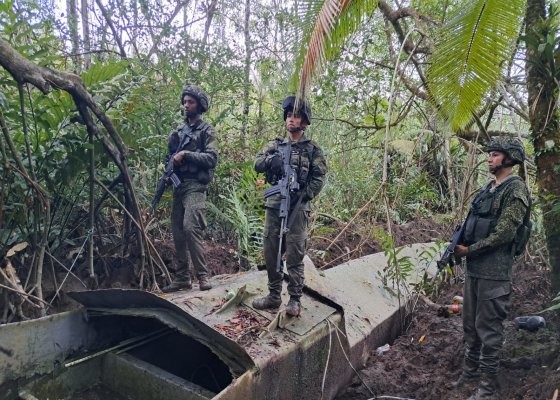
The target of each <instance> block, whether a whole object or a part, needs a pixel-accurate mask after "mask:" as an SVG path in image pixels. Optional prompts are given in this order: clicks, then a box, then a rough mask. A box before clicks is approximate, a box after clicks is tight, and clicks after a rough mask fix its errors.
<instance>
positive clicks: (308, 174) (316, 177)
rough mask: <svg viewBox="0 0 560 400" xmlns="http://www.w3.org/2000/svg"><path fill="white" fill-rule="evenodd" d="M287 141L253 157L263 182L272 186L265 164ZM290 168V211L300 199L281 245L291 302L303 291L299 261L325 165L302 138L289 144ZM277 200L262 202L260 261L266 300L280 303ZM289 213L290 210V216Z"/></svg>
mask: <svg viewBox="0 0 560 400" xmlns="http://www.w3.org/2000/svg"><path fill="white" fill-rule="evenodd" d="M288 140H289V139H281V138H276V139H275V140H273V141H271V142H269V143H268V145H267V146H266V147H265V148H264V149H263V150H262V151H261V152H260V153H259V154H258V155H257V157H256V159H255V170H256V171H257V172H264V173H265V174H266V177H267V181H268V182H270V183H272V184H275V183H276V181H277V177H275V176H273V175H272V173H271V172H270V170H269V168H268V165H267V164H268V163H267V161H268V160H269V159H270V158H271V157H273V156H274V154H276V153H277V152H278V149H279V148H280V146H286V145H287V144H288ZM290 164H291V166H292V168H293V169H294V170H295V171H296V173H297V176H298V180H299V184H300V188H301V189H300V190H299V191H298V192H297V193H295V194H294V195H293V196H292V205H291V207H292V209H293V207H294V206H295V204H296V202H297V200H298V199H299V197H300V196H303V199H302V202H301V205H300V208H299V210H298V211H297V214H296V215H295V217H294V220H293V222H292V225H291V226H290V227H289V228H290V230H289V232H288V233H287V234H286V238H285V241H284V242H283V243H284V244H285V246H283V251H284V252H285V255H286V265H287V269H288V275H289V282H288V293H289V294H290V297H291V298H292V299H294V300H298V301H299V298H300V297H301V295H302V290H303V281H304V274H303V257H304V255H305V250H306V245H307V225H308V221H309V212H310V210H311V207H310V200H311V199H313V198H314V197H315V196H317V195H318V194H319V192H320V191H321V189H322V188H323V185H324V181H325V174H326V173H327V163H326V161H325V157H324V156H323V151H322V150H321V148H320V147H319V145H318V144H317V143H316V142H315V141H313V140H310V139H308V138H307V137H306V136H305V135H303V136H302V137H301V138H300V140H299V141H298V142H295V143H292V144H291V156H290ZM280 202H281V196H280V195H279V194H278V195H276V196H271V197H269V198H268V199H267V201H266V205H265V207H266V213H265V227H264V257H265V262H266V269H267V272H268V289H269V291H270V295H269V296H270V297H271V298H272V299H274V300H277V301H278V302H280V293H281V291H282V278H283V273H282V272H276V258H277V254H278V245H279V235H280V222H281V221H280V217H279V208H280ZM291 212H292V210H290V213H291Z"/></svg>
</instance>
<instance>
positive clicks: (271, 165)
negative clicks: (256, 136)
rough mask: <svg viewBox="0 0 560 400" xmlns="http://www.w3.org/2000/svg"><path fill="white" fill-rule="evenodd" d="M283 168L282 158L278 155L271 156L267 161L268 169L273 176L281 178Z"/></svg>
mask: <svg viewBox="0 0 560 400" xmlns="http://www.w3.org/2000/svg"><path fill="white" fill-rule="evenodd" d="M283 167H284V163H283V162H282V156H281V155H280V154H278V153H276V154H274V155H272V156H271V157H270V159H269V160H268V169H269V170H270V172H272V173H273V174H275V175H279V176H281V175H282V169H283Z"/></svg>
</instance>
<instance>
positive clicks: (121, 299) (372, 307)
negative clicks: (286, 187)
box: [0, 244, 435, 400]
mask: <svg viewBox="0 0 560 400" xmlns="http://www.w3.org/2000/svg"><path fill="white" fill-rule="evenodd" d="M434 247H435V245H434V244H418V245H413V246H407V247H406V248H404V249H403V250H401V251H400V253H399V257H409V261H410V262H412V263H413V264H414V265H416V269H415V272H414V273H413V274H412V276H411V277H409V280H408V282H402V283H401V293H407V288H408V287H409V286H408V285H409V284H411V283H415V282H418V281H419V279H421V277H422V276H423V275H424V272H425V271H426V270H428V271H429V273H432V274H433V273H434V272H435V262H434V261H433V260H431V259H430V258H431V257H429V255H428V252H426V249H433V248H434ZM386 265H387V259H386V257H385V255H384V254H383V253H378V254H374V255H370V256H366V257H363V258H360V259H358V260H353V261H350V262H348V263H345V264H342V265H340V266H337V267H335V268H332V269H330V270H327V271H325V272H321V271H318V270H316V268H315V267H314V266H313V264H312V263H311V261H310V260H309V259H308V258H306V260H305V268H306V289H305V292H304V296H303V298H302V305H303V310H302V315H301V317H299V318H290V317H286V315H285V313H283V312H282V311H281V312H280V313H278V314H277V313H269V312H263V311H257V310H253V309H252V308H251V302H252V300H253V299H254V298H255V297H256V296H260V295H263V294H266V292H267V280H266V272H264V271H262V272H258V271H251V272H247V273H239V274H236V275H228V276H219V277H214V278H212V283H213V285H214V288H213V289H212V290H210V291H207V292H201V291H198V290H189V291H181V292H176V293H172V294H154V293H149V292H144V291H139V290H120V289H113V290H99V291H92V292H81V293H76V294H74V295H73V296H74V297H75V299H77V300H78V301H80V302H81V303H82V304H84V305H85V306H86V307H87V309H88V310H89V311H91V312H94V313H95V315H117V316H119V315H121V316H127V317H130V316H133V317H143V318H153V319H157V320H158V321H160V322H161V323H163V324H164V325H166V326H168V327H171V328H173V329H175V330H177V331H179V332H181V333H182V334H183V335H186V336H188V337H190V338H192V339H194V340H195V341H196V342H198V343H200V345H202V346H205V347H207V348H208V349H209V350H211V351H212V352H213V353H214V354H216V355H217V357H218V358H219V360H221V362H223V363H224V364H225V365H226V366H227V368H229V370H230V372H231V376H232V379H233V380H232V381H231V383H230V384H229V385H228V386H227V387H226V388H224V389H223V390H221V392H219V393H217V394H216V395H215V396H214V397H213V399H215V400H233V399H236V400H237V399H239V400H241V399H243V400H244V399H264V398H266V399H282V400H284V399H285V400H294V399H321V398H322V399H332V398H334V397H335V396H336V394H337V393H338V391H340V390H341V389H343V388H344V387H345V386H346V385H347V384H348V383H349V382H350V380H351V378H352V375H353V374H354V372H353V368H356V369H357V368H360V367H361V366H362V365H363V364H364V363H365V361H366V359H367V357H368V355H369V354H371V353H372V352H373V351H374V350H375V348H376V347H378V346H380V345H382V344H384V343H387V342H389V341H391V340H392V339H393V338H394V337H396V335H397V334H398V333H399V330H400V322H401V321H402V319H403V316H404V314H403V311H404V307H405V306H406V304H407V303H408V301H409V300H410V299H408V298H407V297H406V296H403V297H401V298H400V299H399V298H397V297H396V296H394V295H392V294H391V293H392V292H398V290H397V289H396V288H392V289H391V290H389V289H388V288H387V287H385V286H384V284H383V283H382V278H381V277H382V276H383V269H384V268H385V267H386ZM388 286H391V283H389V285H388ZM231 291H233V292H236V293H238V294H239V297H236V298H235V299H236V300H238V302H239V303H238V304H233V305H232V306H231V307H229V308H226V309H224V310H223V311H220V312H216V310H217V309H218V308H219V306H220V304H221V303H222V298H223V297H224V296H225V295H226V293H227V292H231ZM242 293H244V295H243V296H241V294H242ZM283 300H284V304H285V303H287V300H288V295H287V293H286V290H285V288H284V293H283ZM239 307H242V308H246V309H249V310H252V311H253V312H257V313H258V314H260V315H261V316H262V317H264V318H266V319H268V320H269V321H270V323H271V324H270V326H269V328H268V331H267V332H263V335H261V337H260V338H258V339H257V340H253V341H240V342H237V341H235V340H232V339H229V338H227V337H226V336H224V332H222V327H223V326H224V325H228V324H230V323H231V322H230V319H232V318H233V317H234V316H235V315H236V313H237V311H238V310H239ZM102 318H104V317H102ZM92 319H93V318H92ZM1 334H2V328H0V335H1ZM0 337H1V336H0ZM0 343H2V342H1V341H0ZM30 345H32V344H30ZM51 351H54V350H53V349H52V348H51ZM154 351H157V349H154ZM162 356H164V357H167V355H165V354H162ZM173 356H174V355H173V354H169V355H168V357H173ZM51 358H52V356H51ZM29 359H30V357H27V360H29ZM120 360H121V361H122V359H120ZM129 361H130V360H129ZM187 361H188V360H187ZM131 362H132V361H131ZM132 364H133V365H135V366H136V367H137V366H138V365H139V364H141V363H136V364H135V363H132ZM123 365H124V364H123ZM15 370H17V368H15V369H13V371H15ZM143 370H144V371H146V372H144V373H147V374H149V373H150V368H145V369H143ZM131 371H133V369H131ZM131 373H133V372H131ZM152 375H154V376H155V375H157V373H156V372H153V374H152ZM160 375H161V374H160ZM163 375H165V374H163ZM11 376H13V372H12V375H11ZM0 382H1V381H0ZM154 382H155V383H153V385H155V386H157V385H159V384H160V383H158V382H157V381H154ZM205 395H206V396H208V393H206V394H205ZM139 400H142V399H139Z"/></svg>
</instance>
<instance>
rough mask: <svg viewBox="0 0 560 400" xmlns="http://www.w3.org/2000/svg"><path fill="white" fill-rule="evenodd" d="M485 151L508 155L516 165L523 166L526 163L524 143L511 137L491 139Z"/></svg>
mask: <svg viewBox="0 0 560 400" xmlns="http://www.w3.org/2000/svg"><path fill="white" fill-rule="evenodd" d="M484 151H486V152H490V151H501V152H503V153H505V154H506V156H508V157H509V158H510V159H511V160H512V161H513V162H514V163H515V164H522V163H523V161H525V148H524V147H523V143H521V141H520V140H519V139H517V138H513V137H510V136H495V137H493V138H491V139H490V140H489V141H488V143H486V146H484Z"/></svg>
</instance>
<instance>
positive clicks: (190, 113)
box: [183, 94, 199, 118]
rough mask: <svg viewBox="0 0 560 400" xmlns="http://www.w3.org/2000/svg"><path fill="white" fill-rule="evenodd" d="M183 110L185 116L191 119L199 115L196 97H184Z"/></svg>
mask: <svg viewBox="0 0 560 400" xmlns="http://www.w3.org/2000/svg"><path fill="white" fill-rule="evenodd" d="M183 108H184V110H185V115H186V116H187V117H189V118H190V117H194V116H195V115H198V114H199V113H198V102H197V101H196V99H195V98H194V97H192V96H189V95H188V94H187V95H185V97H183Z"/></svg>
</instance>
